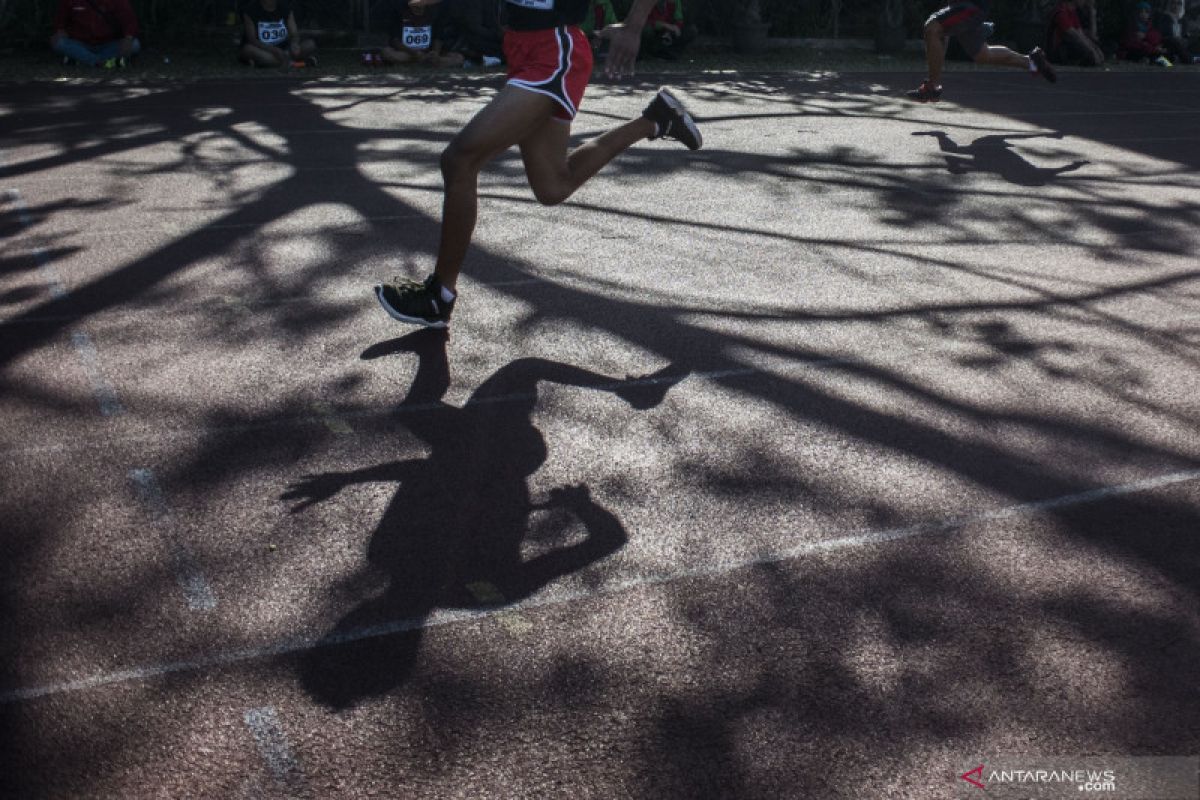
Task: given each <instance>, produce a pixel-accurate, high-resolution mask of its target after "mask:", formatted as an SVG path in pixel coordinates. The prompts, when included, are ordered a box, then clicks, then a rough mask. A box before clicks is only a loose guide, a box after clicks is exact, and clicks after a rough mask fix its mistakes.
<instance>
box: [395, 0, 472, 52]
mask: <svg viewBox="0 0 1200 800" xmlns="http://www.w3.org/2000/svg"><path fill="white" fill-rule="evenodd" d="M441 2H442V0H407V1H406V0H391V2H390V3H389V11H390V12H391V24H390V33H389V38H388V46H387V47H384V48H383V49H382V50H380V51H379V52H380V55H381V56H382V57H383V61H384V63H387V64H429V65H431V66H434V67H458V66H461V65H462V63H463V61H464V60H465V59H464V58H463V54H462V53H456V52H452V51H449V45H450V44H451V43H452V42H451V34H450V31H449V30H448V26H447V21H448V17H447V14H446V13H445V9H443V8H442V5H441Z"/></svg>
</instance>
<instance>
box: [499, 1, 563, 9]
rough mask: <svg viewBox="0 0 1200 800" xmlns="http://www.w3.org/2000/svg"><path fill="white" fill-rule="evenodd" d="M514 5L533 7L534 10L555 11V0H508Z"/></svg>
mask: <svg viewBox="0 0 1200 800" xmlns="http://www.w3.org/2000/svg"><path fill="white" fill-rule="evenodd" d="M508 2H510V3H512V4H513V5H514V6H520V7H521V8H532V9H533V10H534V11H553V10H554V0H508Z"/></svg>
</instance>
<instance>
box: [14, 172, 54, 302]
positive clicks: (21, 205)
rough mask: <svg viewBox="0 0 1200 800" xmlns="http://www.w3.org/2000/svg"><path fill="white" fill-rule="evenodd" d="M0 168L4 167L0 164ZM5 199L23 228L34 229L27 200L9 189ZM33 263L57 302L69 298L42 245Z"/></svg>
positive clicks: (33, 252)
mask: <svg viewBox="0 0 1200 800" xmlns="http://www.w3.org/2000/svg"><path fill="white" fill-rule="evenodd" d="M0 166H3V165H2V164H0ZM5 197H6V198H7V199H8V201H9V202H11V203H12V204H13V206H14V207H15V208H16V210H17V221H18V222H19V223H21V227H22V228H32V227H33V217H32V216H31V215H30V213H29V206H28V205H27V204H26V203H25V198H23V197H22V196H21V193H20V192H19V191H18V190H16V189H9V190H8V191H7V192H5ZM32 254H33V261H34V263H35V264H37V268H38V272H40V273H41V275H42V280H43V281H45V283H46V287H47V288H48V289H49V290H50V296H51V297H53V298H54V299H55V300H61V299H62V298H64V297H66V296H67V286H66V284H65V283H63V279H62V275H61V274H59V271H58V267H56V266H54V264H53V263H52V262H51V261H50V259H49V258H48V257H47V255H46V250H45V249H44V248H43V247H42V246H41V245H35V246H34V248H33V250H32Z"/></svg>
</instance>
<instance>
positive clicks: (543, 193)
mask: <svg viewBox="0 0 1200 800" xmlns="http://www.w3.org/2000/svg"><path fill="white" fill-rule="evenodd" d="M557 108H558V104H557V103H555V101H554V100H552V99H551V98H549V97H547V96H546V95H543V94H538V93H537V92H531V91H528V90H526V89H522V88H519V87H516V86H505V87H504V89H503V90H502V91H501V92H500V94H499V95H498V96H497V97H496V99H495V100H493V101H492V102H491V103H489V104H488V105H487V106H486V107H485V108H484V109H483V110H482V111H480V112H479V113H478V114H476V115H475V117H474V118H473V119H472V120H471V121H470V122H468V123H467V126H466V127H465V128H463V130H462V131H461V132H460V133H459V134H458V135H457V136H455V137H454V139H453V141H451V142H450V145H449V146H448V147H447V148H446V151H445V152H444V153H443V154H442V175H443V177H444V179H445V182H446V196H445V200H444V202H443V204H442V237H441V243H440V246H439V249H438V259H437V266H436V267H435V268H434V274H435V275H437V279H438V281H439V282H440V283H441V284H442V285H443V286H445V287H446V288H448V289H450V290H451V291H453V290H454V287H455V285H456V283H457V281H458V274H459V272H460V271H461V270H462V262H463V260H464V259H465V258H466V254H467V247H468V246H469V245H470V243H471V236H472V234H473V233H474V231H475V221H476V218H477V216H478V210H479V195H478V183H479V171H480V170H481V169H483V165H484V164H486V163H487V162H489V161H491V160H492V159H493V158H495V157H496V156H497V155H499V154H500V153H502V152H504V151H505V150H507V149H508V148H509V147H512V146H513V145H514V144H519V145H520V146H521V158H522V159H523V160H524V162H525V173H526V175H527V176H528V178H529V185H530V187H531V188H532V189H533V193H534V196H535V197H537V199H538V201H539V202H541V203H545V204H547V205H553V204H555V203H561V202H562V201H563V200H565V199H567V198H568V197H570V196H571V194H572V193H573V192H574V191H575V190H576V189H578V188H579V187H580V186H582V185H583V183H584V182H585V181H587V180H588V179H589V178H591V177H592V176H593V175H595V174H596V173H597V172H599V171H600V169H601V168H602V167H603V166H604V165H605V164H607V163H608V162H609V161H612V160H613V159H614V158H615V157H616V156H618V155H619V154H621V153H622V152H624V151H625V150H626V149H628V148H629V147H630V145H632V144H634V143H636V142H638V141H640V140H641V139H645V138H647V137H649V136H653V135H654V133H655V126H654V123H653V122H650V121H649V120H647V119H644V118H642V117H638V118H637V119H635V120H631V121H630V122H626V123H625V124H623V125H620V126H618V127H617V128H614V129H613V130H611V131H608V132H607V133H604V134H602V135H600V136H598V137H596V138H595V139H593V140H591V141H589V142H587V143H586V144H583V145H581V146H580V147H577V148H576V149H575V150H574V151H573V152H572V153H571V154H570V155H569V156H568V155H567V143H568V139H569V137H570V133H571V126H570V125H569V124H567V123H565V122H563V121H562V120H557V119H555V118H554V111H555V109H557Z"/></svg>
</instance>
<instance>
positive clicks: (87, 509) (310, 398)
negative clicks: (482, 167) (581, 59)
mask: <svg viewBox="0 0 1200 800" xmlns="http://www.w3.org/2000/svg"><path fill="white" fill-rule="evenodd" d="M914 77H915V76H912V75H903V74H895V73H891V74H845V75H838V74H807V73H806V74H770V75H746V74H734V73H726V74H711V75H701V76H696V77H695V78H692V79H687V80H682V81H680V80H675V79H673V82H674V83H675V85H677V86H678V87H679V88H680V90H681V92H682V93H683V94H684V95H685V96H686V97H687V98H688V101H689V102H690V103H691V105H692V106H693V108H694V110H695V112H696V113H697V115H698V116H699V117H700V118H701V119H702V126H703V131H704V134H705V137H706V146H705V148H704V150H702V151H700V152H698V153H690V152H688V151H686V150H684V149H683V148H681V147H673V146H670V145H668V144H663V143H645V144H644V145H642V146H638V147H635V148H633V149H632V150H631V151H629V152H628V153H627V154H625V156H623V157H622V158H621V159H620V160H619V161H617V162H615V163H614V164H612V165H611V166H610V168H609V169H607V170H606V171H605V172H604V173H603V174H601V175H600V176H599V177H597V178H596V179H595V180H594V181H592V182H591V183H589V184H588V185H587V186H585V187H584V188H583V189H582V190H581V191H580V192H579V193H578V194H577V195H576V196H575V197H574V198H572V199H571V200H570V201H569V202H568V203H566V204H565V205H563V206H560V207H557V208H544V207H541V206H539V205H538V204H537V203H536V202H535V201H534V200H533V198H532V197H531V195H530V193H529V191H528V189H527V188H526V186H525V185H524V182H523V177H522V169H521V164H520V160H519V158H518V157H517V156H516V154H515V152H514V153H510V154H509V155H508V156H506V157H504V158H502V159H500V160H499V161H498V162H497V163H496V164H495V165H494V166H493V168H491V169H489V170H488V171H487V173H486V174H485V175H484V177H483V179H482V182H481V192H482V197H483V200H482V215H481V221H480V225H479V229H478V233H477V237H476V240H475V246H474V247H473V249H472V251H471V253H470V256H469V258H468V262H467V265H466V272H465V275H466V278H465V279H464V280H463V282H462V283H461V284H460V288H461V301H460V303H459V307H458V309H457V311H456V318H455V322H454V327H453V330H452V335H451V336H450V337H448V338H447V337H445V336H439V335H438V334H431V333H429V332H420V333H414V332H411V331H410V329H407V328H404V327H402V326H399V325H398V324H396V323H394V322H392V321H391V320H390V319H388V318H387V317H386V316H385V315H384V314H382V313H381V311H380V310H379V309H378V308H377V307H376V305H375V302H374V300H373V299H372V297H371V291H370V288H371V285H372V284H373V283H374V282H375V281H376V280H377V279H378V278H380V277H386V276H388V275H391V274H397V273H399V274H406V275H410V276H413V277H420V276H422V275H423V274H425V271H426V270H427V269H428V267H429V264H430V263H431V259H432V255H433V248H434V246H435V244H436V240H437V230H438V216H439V203H440V176H439V173H438V170H437V159H438V154H439V153H440V150H441V148H442V147H444V145H445V143H446V141H448V139H449V137H450V136H451V135H452V134H453V132H454V131H455V130H456V129H457V128H458V127H459V126H460V125H461V124H462V123H463V122H464V120H466V119H467V118H468V117H469V116H470V114H471V113H473V112H474V111H475V110H476V109H477V108H479V107H480V106H481V105H482V104H483V103H485V102H486V101H487V99H488V97H490V96H491V94H492V92H494V91H495V88H496V84H495V82H494V81H491V80H488V79H481V78H472V79H462V80H458V81H456V82H434V83H428V84H422V83H419V82H417V81H416V80H415V79H412V80H403V79H386V78H372V79H369V80H367V79H364V80H361V81H357V82H356V81H353V80H345V79H340V80H331V79H330V80H312V81H306V82H299V81H284V80H280V81H267V80H263V81H247V82H241V83H233V82H228V83H226V82H222V83H199V84H187V85H183V84H178V85H177V84H150V85H141V84H132V85H121V84H99V85H75V84H30V85H16V84H12V85H6V86H4V87H3V93H2V94H0V193H2V198H0V202H2V203H3V204H2V205H0V244H2V246H3V254H2V255H0V320H2V321H0V421H2V429H0V466H2V473H0V530H2V534H0V626H2V628H0V752H2V755H0V791H3V792H4V793H5V796H11V797H19V798H34V797H37V798H42V797H46V798H51V797H53V798H64V797H112V798H151V797H155V798H159V797H172V798H177V797H189V798H190V797H213V798H232V797H256V798H257V797H313V798H332V797H396V798H400V797H403V798H416V797H430V798H433V797H436V798H442V797H505V798H508V797H573V798H574V797H597V798H611V797H646V798H660V797H688V798H694V797H762V798H777V797H789V798H862V797H904V798H938V797H954V796H958V795H959V794H960V793H961V791H962V788H963V786H964V784H963V783H962V782H961V781H957V779H956V777H955V776H956V775H957V774H958V773H959V772H961V771H963V770H964V769H968V768H970V767H972V766H974V765H975V764H976V763H978V762H979V761H980V760H987V759H989V758H992V757H994V756H995V755H996V754H1015V755H1039V754H1040V755H1063V756H1069V755H1107V756H1118V755H1120V756H1145V755H1189V756H1190V755H1197V754H1200V692H1197V689H1196V676H1197V674H1198V673H1200V603H1198V592H1200V539H1198V538H1197V533H1198V531H1200V434H1198V433H1197V425H1198V423H1200V400H1198V398H1200V370H1198V369H1197V366H1198V363H1200V264H1198V263H1197V260H1196V253H1197V250H1198V247H1197V245H1198V242H1200V175H1198V169H1197V168H1198V167H1200V147H1197V142H1200V73H1198V72H1195V71H1185V70H1175V71H1172V72H1169V73H1168V72H1162V73H1149V72H1138V73H1120V74H1084V73H1070V74H1067V75H1064V76H1063V78H1062V80H1061V81H1060V83H1059V84H1057V85H1056V86H1048V85H1045V84H1042V83H1040V82H1031V81H1030V80H1029V79H1028V78H1026V77H1025V76H1023V75H1020V74H1013V73H1005V72H967V73H955V74H951V75H949V76H948V79H947V81H946V86H947V90H946V91H947V94H946V97H947V100H946V102H943V103H941V104H939V105H937V106H916V105H911V104H908V103H906V102H903V101H901V100H899V99H898V95H899V93H900V92H901V91H902V90H903V89H905V88H909V87H910V85H911V84H913V82H914ZM655 85H656V81H655V79H654V78H653V76H639V78H638V79H637V81H636V82H633V83H625V84H606V83H603V82H601V83H599V84H597V85H595V86H593V88H592V89H590V90H589V96H588V100H587V102H586V104H585V107H584V112H583V113H582V115H581V117H580V119H579V121H578V123H577V125H576V127H575V130H576V133H577V134H578V136H579V137H580V138H583V137H587V136H589V135H591V134H593V133H596V132H598V131H601V130H603V129H605V128H606V127H607V126H609V125H610V124H612V123H613V122H614V121H616V120H620V119H623V118H626V117H628V116H630V115H632V114H635V113H637V112H638V111H639V110H640V108H641V106H642V104H643V103H644V102H645V100H646V98H647V97H648V96H649V93H650V92H651V91H652V89H653V88H654V86H655ZM966 788H970V787H966Z"/></svg>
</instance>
